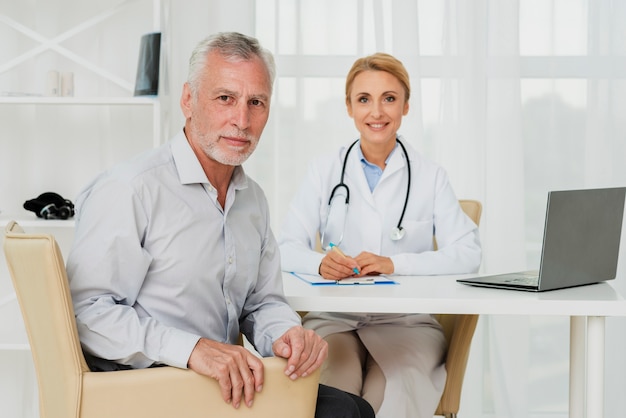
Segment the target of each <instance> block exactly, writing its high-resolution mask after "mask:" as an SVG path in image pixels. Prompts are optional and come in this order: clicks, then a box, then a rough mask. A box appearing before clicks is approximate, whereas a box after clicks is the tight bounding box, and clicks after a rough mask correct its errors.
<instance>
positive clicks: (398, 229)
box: [321, 138, 411, 249]
mask: <svg viewBox="0 0 626 418" xmlns="http://www.w3.org/2000/svg"><path fill="white" fill-rule="evenodd" d="M396 141H397V142H398V144H400V147H401V148H402V152H403V153H404V157H405V159H406V168H407V171H408V174H409V179H408V182H407V185H406V196H405V197H404V205H403V206H402V213H401V214H400V219H398V225H396V226H395V227H394V228H393V229H392V230H391V233H390V234H389V238H391V239H392V240H393V241H398V240H401V239H402V238H403V237H404V235H405V233H406V231H405V230H404V228H403V227H402V219H404V213H405V212H406V206H407V204H408V202H409V192H410V190H411V163H410V162H409V154H408V153H407V151H406V148H405V147H404V144H402V142H401V141H400V139H398V138H396ZM357 142H359V140H358V139H357V140H356V141H354V142H353V143H352V144H350V146H349V147H348V150H347V151H346V155H345V156H344V158H343V166H342V168H341V178H340V179H339V183H338V184H337V185H336V186H335V187H333V190H332V191H331V192H330V198H329V199H328V217H327V223H326V227H325V228H324V231H322V234H321V241H322V248H324V249H328V247H329V244H330V242H333V241H331V240H329V239H328V236H327V235H328V234H327V231H328V229H329V221H330V219H331V209H332V202H333V198H334V197H335V194H336V193H337V192H338V191H339V190H341V189H343V190H344V191H345V212H347V210H348V204H349V203H350V189H349V188H348V185H347V184H346V183H344V181H343V178H344V176H345V174H346V164H347V162H348V155H350V151H352V148H353V147H354V146H355V145H356V144H357ZM344 216H345V213H344ZM342 239H343V234H342V236H340V237H336V238H335V241H334V242H333V244H335V245H339V243H340V242H341V240H342Z"/></svg>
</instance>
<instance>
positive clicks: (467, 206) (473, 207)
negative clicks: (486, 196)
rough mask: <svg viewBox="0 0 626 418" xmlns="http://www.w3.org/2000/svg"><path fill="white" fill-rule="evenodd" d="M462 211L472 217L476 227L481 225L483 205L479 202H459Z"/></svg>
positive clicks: (464, 200)
mask: <svg viewBox="0 0 626 418" xmlns="http://www.w3.org/2000/svg"><path fill="white" fill-rule="evenodd" d="M459 204H460V205H461V209H463V212H465V213H466V214H467V216H469V217H470V219H471V220H472V221H474V223H475V224H476V226H478V225H480V216H481V215H482V213H483V205H482V204H481V203H480V202H479V201H478V200H470V199H461V200H459Z"/></svg>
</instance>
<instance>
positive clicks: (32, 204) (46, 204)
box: [24, 192, 75, 219]
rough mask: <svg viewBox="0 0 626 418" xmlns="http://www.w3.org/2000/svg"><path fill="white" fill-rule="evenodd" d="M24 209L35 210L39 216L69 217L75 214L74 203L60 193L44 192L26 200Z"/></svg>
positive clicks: (46, 217) (50, 217)
mask: <svg viewBox="0 0 626 418" xmlns="http://www.w3.org/2000/svg"><path fill="white" fill-rule="evenodd" d="M24 209H26V210H30V211H31V212H35V214H36V215H37V217H38V218H43V219H69V218H71V217H72V216H74V214H75V211H74V204H73V203H72V202H71V201H70V200H69V199H65V198H64V197H63V196H61V195H60V194H57V193H54V192H46V193H42V194H40V195H39V196H37V197H36V198H34V199H30V200H27V201H26V202H24Z"/></svg>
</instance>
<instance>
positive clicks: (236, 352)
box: [188, 338, 263, 408]
mask: <svg viewBox="0 0 626 418" xmlns="http://www.w3.org/2000/svg"><path fill="white" fill-rule="evenodd" d="M188 367H189V368H190V369H191V370H193V371H195V372H196V373H199V374H202V375H205V376H209V377H212V378H213V379H215V380H217V383H219V385H220V389H221V391H222V398H224V401H226V402H227V403H231V402H232V404H233V406H234V407H235V408H239V405H240V403H241V398H242V396H243V398H244V402H245V404H246V405H247V406H248V407H251V406H252V400H253V398H254V393H255V392H260V391H261V389H262V388H263V363H262V362H261V360H260V359H259V358H258V357H256V356H255V355H254V354H252V353H251V352H250V351H248V350H247V349H245V348H244V347H241V346H238V345H232V344H224V343H218V342H217V341H212V340H209V339H207V338H201V339H200V340H199V341H198V343H197V344H196V346H195V348H194V349H193V351H192V352H191V355H190V356H189V363H188Z"/></svg>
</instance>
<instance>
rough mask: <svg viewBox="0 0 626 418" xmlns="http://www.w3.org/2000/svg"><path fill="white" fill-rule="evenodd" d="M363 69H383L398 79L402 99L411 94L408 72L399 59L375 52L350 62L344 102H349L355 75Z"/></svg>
mask: <svg viewBox="0 0 626 418" xmlns="http://www.w3.org/2000/svg"><path fill="white" fill-rule="evenodd" d="M363 71H385V72H387V73H389V74H391V75H392V76H394V77H395V78H397V79H398V81H399V82H400V84H402V87H403V88H404V100H405V101H407V102H408V101H409V97H410V96H411V84H410V82H409V73H408V72H407V70H406V68H404V65H403V64H402V62H401V61H400V60H398V59H397V58H395V57H394V56H392V55H389V54H385V53H383V52H377V53H375V54H373V55H368V56H367V57H363V58H359V59H358V60H356V61H355V62H354V64H352V68H351V69H350V72H349V73H348V76H347V77H346V103H347V104H349V103H350V94H351V93H352V84H353V83H354V79H355V78H356V76H357V75H359V74H360V73H362V72H363Z"/></svg>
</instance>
